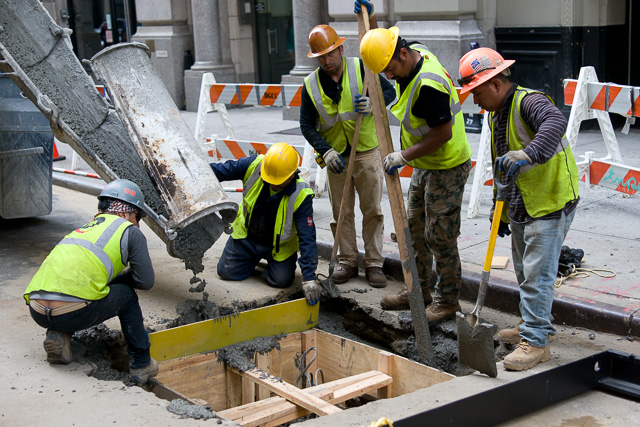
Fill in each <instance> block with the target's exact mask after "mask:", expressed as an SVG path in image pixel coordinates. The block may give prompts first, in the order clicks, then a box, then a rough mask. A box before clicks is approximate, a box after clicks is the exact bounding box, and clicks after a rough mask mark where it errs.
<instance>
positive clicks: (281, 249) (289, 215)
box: [231, 155, 313, 261]
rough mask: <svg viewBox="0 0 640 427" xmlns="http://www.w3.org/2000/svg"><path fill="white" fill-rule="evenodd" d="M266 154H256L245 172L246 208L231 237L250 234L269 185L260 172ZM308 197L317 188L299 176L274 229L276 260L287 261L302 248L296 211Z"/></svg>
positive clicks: (284, 199) (241, 212) (240, 237)
mask: <svg viewBox="0 0 640 427" xmlns="http://www.w3.org/2000/svg"><path fill="white" fill-rule="evenodd" d="M263 158H264V156H263V155H259V156H258V157H256V159H255V160H254V161H253V162H251V164H250V165H249V168H248V169H247V172H245V174H244V178H243V180H242V184H243V191H242V196H243V200H242V209H238V216H237V217H236V219H235V221H234V222H233V224H232V227H233V232H232V233H231V237H232V238H233V239H244V238H246V237H247V229H248V227H249V224H250V222H251V215H252V214H253V208H254V206H255V204H256V201H257V200H258V196H259V195H260V192H261V191H262V188H263V187H264V185H265V182H264V180H263V179H262V177H261V176H260V164H261V163H262V159H263ZM267 185H268V184H267ZM307 197H313V190H312V189H311V188H310V187H309V184H307V183H306V182H305V181H304V180H302V179H301V178H298V179H297V180H296V190H295V191H294V192H293V193H292V194H291V195H290V196H287V195H283V197H282V199H281V200H280V204H279V206H278V213H277V215H276V223H275V227H274V230H273V249H272V251H271V254H272V256H273V259H275V260H276V261H284V260H286V259H287V258H289V257H290V256H291V255H293V254H294V253H296V252H297V251H298V234H297V233H296V225H295V223H294V221H293V214H294V213H295V211H296V210H298V207H299V206H300V204H301V203H302V202H303V201H304V200H305V199H306V198H307ZM258 214H259V213H258Z"/></svg>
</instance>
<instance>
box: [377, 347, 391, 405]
mask: <svg viewBox="0 0 640 427" xmlns="http://www.w3.org/2000/svg"><path fill="white" fill-rule="evenodd" d="M394 357H395V356H394V354H393V353H389V352H388V351H380V352H379V353H378V371H380V372H383V373H385V374H387V375H389V376H390V377H393V359H394ZM392 397H393V384H389V385H388V386H386V387H385V388H383V389H380V390H378V399H390V398H392Z"/></svg>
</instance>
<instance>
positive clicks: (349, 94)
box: [304, 57, 378, 153]
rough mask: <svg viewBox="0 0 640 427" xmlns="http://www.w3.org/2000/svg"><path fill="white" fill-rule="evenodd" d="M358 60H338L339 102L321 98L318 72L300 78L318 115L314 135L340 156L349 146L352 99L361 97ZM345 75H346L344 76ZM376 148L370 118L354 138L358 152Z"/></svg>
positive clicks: (353, 125)
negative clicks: (339, 68) (320, 137)
mask: <svg viewBox="0 0 640 427" xmlns="http://www.w3.org/2000/svg"><path fill="white" fill-rule="evenodd" d="M359 65H360V60H359V59H358V58H346V57H343V58H342V67H343V68H342V69H343V72H342V80H341V81H340V85H341V86H342V94H341V96H340V102H338V104H337V105H336V104H334V103H333V100H332V99H331V98H329V97H328V96H327V95H325V93H324V91H323V90H322V85H321V84H320V75H319V72H320V69H319V68H318V69H316V71H315V72H313V73H312V74H309V75H308V76H307V77H305V78H304V84H305V88H306V89H307V93H308V94H309V96H310V97H311V100H312V101H313V105H314V106H315V107H316V110H317V111H318V119H317V122H316V128H317V130H318V133H319V134H320V135H321V136H322V137H323V138H324V139H325V141H327V143H328V144H329V145H330V146H331V147H332V148H333V149H334V150H336V151H337V152H338V153H343V152H344V150H345V149H346V148H347V144H351V143H352V142H353V136H354V134H355V129H356V119H357V118H358V113H356V112H355V102H354V97H355V95H356V94H362V92H363V81H362V75H361V74H360V66H359ZM345 71H346V72H345ZM377 146H378V137H377V135H376V127H375V124H374V121H373V114H369V115H367V116H365V117H363V118H362V124H361V125H360V134H359V136H358V147H357V150H356V151H358V152H361V151H368V150H371V149H373V148H376V147H377Z"/></svg>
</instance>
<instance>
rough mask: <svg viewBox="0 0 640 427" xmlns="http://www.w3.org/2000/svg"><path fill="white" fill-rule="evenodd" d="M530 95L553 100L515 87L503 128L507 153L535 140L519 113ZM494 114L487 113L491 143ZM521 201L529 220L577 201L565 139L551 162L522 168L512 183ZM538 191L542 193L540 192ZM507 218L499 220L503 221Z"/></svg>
mask: <svg viewBox="0 0 640 427" xmlns="http://www.w3.org/2000/svg"><path fill="white" fill-rule="evenodd" d="M531 93H540V94H542V95H545V96H546V97H547V98H549V100H550V101H551V102H552V103H553V99H551V97H550V96H549V95H547V94H545V93H543V92H539V91H536V90H531V89H524V88H522V87H520V86H518V88H517V90H516V92H515V93H514V95H513V99H512V101H511V108H510V111H509V122H508V124H507V131H506V132H507V143H508V148H509V150H510V151H511V150H522V149H524V148H525V147H527V146H528V145H529V144H530V143H531V141H532V140H533V139H534V137H535V133H534V132H533V131H532V130H531V129H529V128H528V127H527V125H526V123H524V120H523V118H522V113H521V106H522V99H523V98H524V97H525V96H526V95H528V94H531ZM496 114H497V113H495V112H494V113H491V116H490V118H491V120H490V123H491V139H492V141H493V140H494V132H495V121H494V117H496ZM491 148H492V153H493V157H494V158H495V157H496V152H495V144H492V147H491ZM516 185H517V186H518V189H519V190H520V194H521V195H522V199H523V200H524V204H525V208H526V210H527V213H528V214H529V215H530V216H531V217H532V218H539V217H541V216H544V215H548V214H550V213H552V212H556V211H558V210H560V209H562V208H564V206H565V205H566V204H567V202H569V201H571V200H574V199H575V198H577V197H578V186H579V184H578V168H577V166H576V161H575V159H574V157H573V152H572V151H571V148H570V146H569V144H568V143H567V140H566V138H565V137H564V136H563V138H562V139H561V140H560V141H559V143H558V145H557V147H556V149H555V152H554V154H553V156H551V158H550V159H549V160H548V161H547V162H546V163H543V164H539V163H535V164H533V165H527V166H526V167H522V168H521V170H520V174H519V175H518V178H517V180H516ZM541 189H542V190H541ZM506 219H507V217H506V216H503V220H506Z"/></svg>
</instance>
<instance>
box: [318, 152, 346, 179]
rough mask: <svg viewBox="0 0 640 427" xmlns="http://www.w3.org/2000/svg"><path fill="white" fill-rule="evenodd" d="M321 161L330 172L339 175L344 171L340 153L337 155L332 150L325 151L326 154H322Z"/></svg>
mask: <svg viewBox="0 0 640 427" xmlns="http://www.w3.org/2000/svg"><path fill="white" fill-rule="evenodd" d="M322 159H323V160H324V162H325V163H326V164H327V167H328V168H329V170H330V171H331V172H333V173H340V172H342V171H343V170H344V165H345V163H344V159H343V158H342V156H341V155H340V153H338V152H337V151H336V150H334V149H333V148H332V149H331V150H329V151H327V152H326V153H324V156H322Z"/></svg>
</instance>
